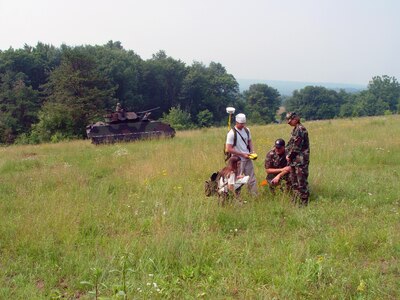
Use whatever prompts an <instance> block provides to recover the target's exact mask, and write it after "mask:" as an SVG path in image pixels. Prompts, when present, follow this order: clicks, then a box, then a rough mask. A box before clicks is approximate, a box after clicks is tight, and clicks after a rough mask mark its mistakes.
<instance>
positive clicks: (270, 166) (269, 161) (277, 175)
mask: <svg viewBox="0 0 400 300" xmlns="http://www.w3.org/2000/svg"><path fill="white" fill-rule="evenodd" d="M264 167H265V172H266V173H267V181H268V183H269V187H270V189H271V190H272V191H273V190H274V188H275V186H276V185H278V184H279V183H280V181H281V179H283V180H285V181H286V188H287V189H289V188H290V182H289V180H288V179H289V176H288V174H289V173H290V169H291V168H290V166H288V165H287V160H286V150H285V141H284V140H283V139H277V140H276V141H275V144H274V147H273V148H272V149H271V150H270V151H269V152H268V153H267V155H266V157H265V162H264Z"/></svg>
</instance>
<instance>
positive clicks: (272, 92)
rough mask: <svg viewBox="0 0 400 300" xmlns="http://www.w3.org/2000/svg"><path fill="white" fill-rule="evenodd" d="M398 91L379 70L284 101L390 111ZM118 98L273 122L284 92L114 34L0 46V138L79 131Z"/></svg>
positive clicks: (333, 113)
mask: <svg viewBox="0 0 400 300" xmlns="http://www.w3.org/2000/svg"><path fill="white" fill-rule="evenodd" d="M399 99H400V87H399V84H398V82H397V80H396V78H394V77H388V76H383V77H374V78H373V80H372V82H371V83H370V85H369V86H368V90H366V91H362V92H361V93H359V94H349V93H346V92H344V91H340V92H336V91H333V90H328V89H325V88H323V87H311V86H310V87H306V88H304V89H302V90H299V91H295V92H294V93H293V95H292V96H291V97H289V98H288V99H286V101H285V105H286V107H287V108H288V109H290V110H296V111H298V112H299V113H300V114H301V115H302V116H303V117H304V118H306V119H309V120H314V119H326V118H334V117H348V116H363V115H375V114H383V113H388V112H390V113H395V112H398V110H399ZM117 102H119V103H121V105H122V106H123V107H124V108H125V110H127V111H143V110H147V109H151V108H154V107H160V109H159V110H156V111H153V112H152V117H153V118H155V119H157V118H162V119H163V120H165V121H166V122H169V123H171V125H172V126H174V127H175V128H176V129H178V130H179V129H188V128H196V127H203V126H220V125H222V124H225V122H226V119H227V118H226V117H227V115H226V111H225V109H226V107H227V106H234V107H236V109H237V110H238V111H242V112H245V113H246V114H247V115H248V119H249V120H250V121H251V122H252V123H258V124H267V123H271V122H274V121H276V119H277V116H276V112H277V110H278V108H279V107H280V106H281V105H282V97H281V95H280V94H279V92H278V90H276V89H275V88H273V87H270V86H268V85H266V84H253V85H251V86H250V87H249V89H248V90H246V91H244V92H242V93H241V92H240V91H239V85H238V83H237V81H236V79H235V78H234V76H233V75H231V74H229V73H228V72H227V71H226V69H225V68H224V67H223V66H222V65H221V64H220V63H217V62H211V63H210V64H209V65H204V64H203V63H201V62H193V63H192V64H191V65H186V64H185V63H184V62H182V61H181V60H179V59H174V58H172V57H170V56H167V54H166V53H165V52H164V51H159V52H158V53H156V54H154V55H153V56H152V58H150V59H147V60H143V59H142V58H141V57H140V56H139V55H137V54H136V53H135V52H134V51H132V50H126V49H124V48H123V47H122V45H121V43H120V42H118V41H117V42H114V41H109V42H108V43H107V44H105V45H96V46H91V45H84V46H75V47H71V46H67V45H64V44H63V45H61V46H60V47H54V46H52V45H48V44H43V43H38V44H37V45H36V46H34V47H32V46H28V45H25V46H24V47H23V48H22V49H13V48H10V49H8V50H4V51H1V50H0V143H2V144H7V143H40V142H48V141H59V140H63V139H71V138H84V137H85V128H86V125H88V124H90V123H93V122H95V121H99V120H102V116H103V115H104V114H105V113H106V112H109V111H113V110H114V108H115V105H116V103H117ZM278 119H279V117H278Z"/></svg>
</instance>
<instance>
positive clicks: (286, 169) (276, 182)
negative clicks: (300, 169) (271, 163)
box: [271, 166, 291, 184]
mask: <svg viewBox="0 0 400 300" xmlns="http://www.w3.org/2000/svg"><path fill="white" fill-rule="evenodd" d="M290 169H291V167H290V166H286V167H284V168H282V169H275V170H282V171H281V172H279V173H278V175H276V176H275V177H274V179H272V181H271V182H272V183H273V184H278V183H279V180H281V178H282V176H284V175H286V174H287V173H289V172H290ZM274 174H275V173H274Z"/></svg>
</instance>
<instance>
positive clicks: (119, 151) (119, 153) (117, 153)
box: [114, 148, 128, 156]
mask: <svg viewBox="0 0 400 300" xmlns="http://www.w3.org/2000/svg"><path fill="white" fill-rule="evenodd" d="M127 154H128V150H127V149H125V148H119V149H117V150H116V151H115V152H114V156H123V155H127Z"/></svg>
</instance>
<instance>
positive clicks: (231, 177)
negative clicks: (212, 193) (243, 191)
mask: <svg viewBox="0 0 400 300" xmlns="http://www.w3.org/2000/svg"><path fill="white" fill-rule="evenodd" d="M239 172H240V157H238V156H232V157H231V158H229V160H228V163H227V166H226V167H225V168H223V169H222V170H221V171H219V181H218V197H219V203H220V204H221V205H224V204H225V201H226V200H227V199H228V198H229V197H231V196H233V197H235V198H237V199H239V201H240V198H239V196H240V188H241V186H242V184H238V183H237V181H238V179H240V178H242V177H243V176H241V175H240V174H239Z"/></svg>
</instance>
